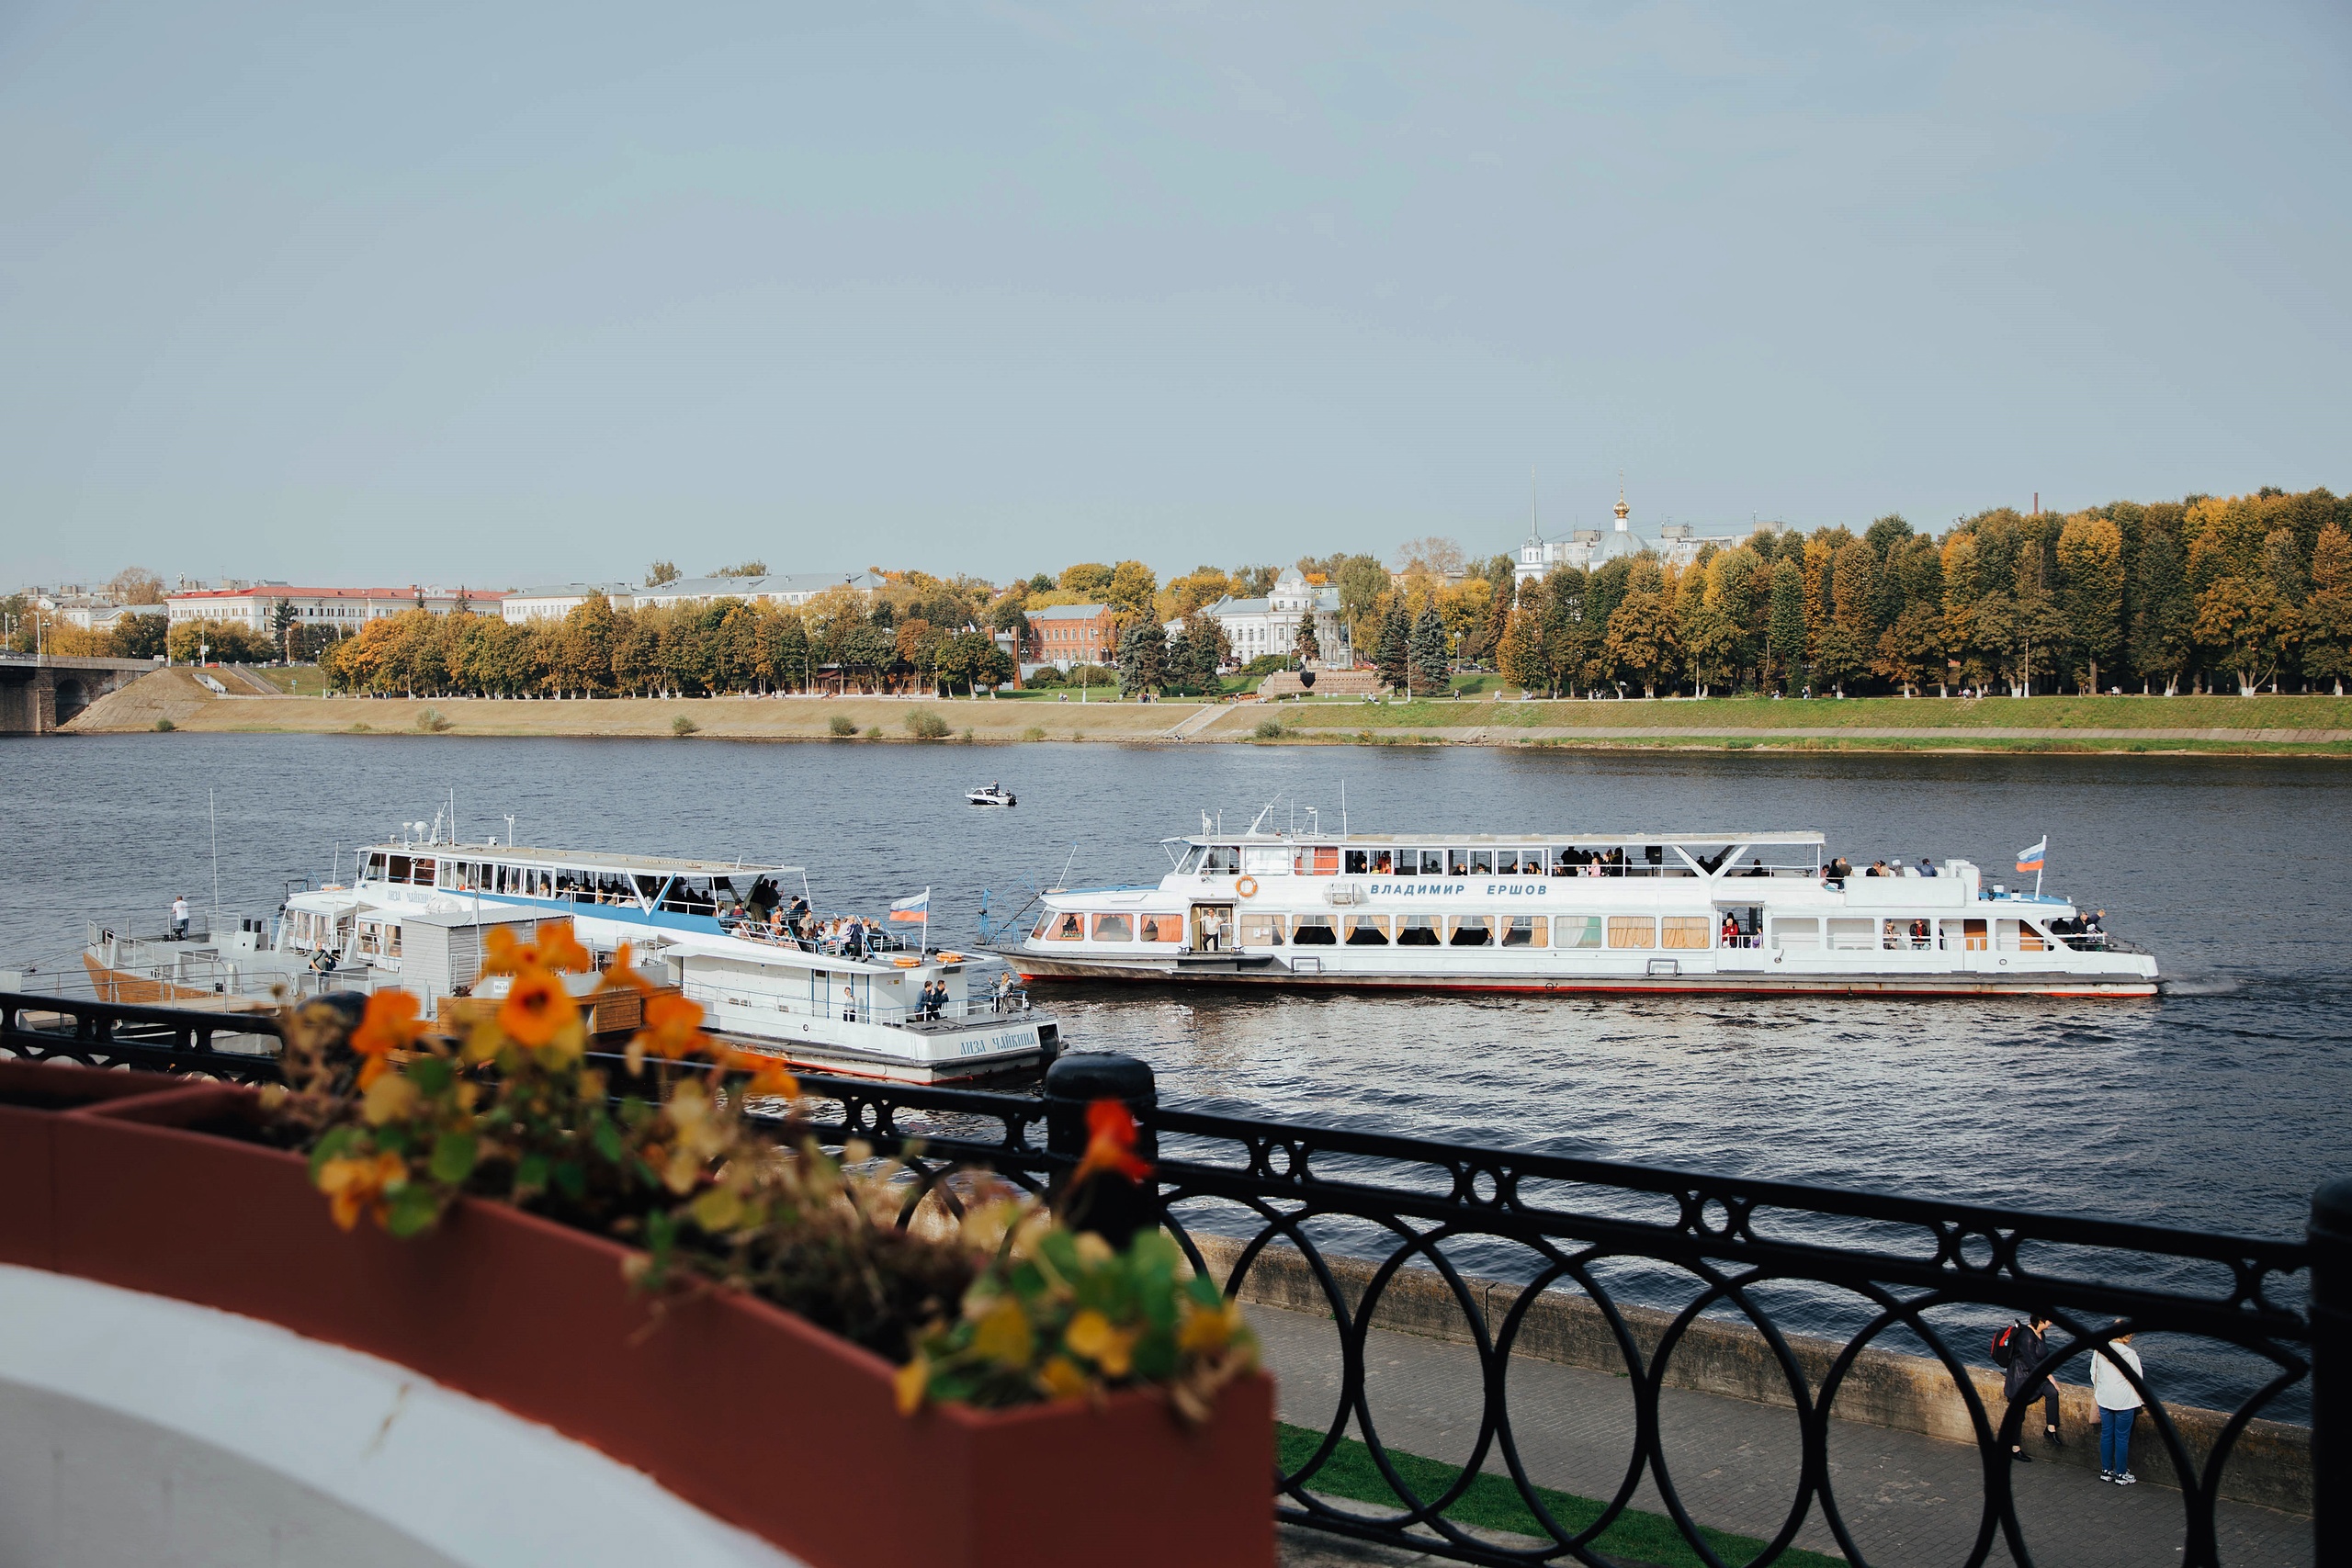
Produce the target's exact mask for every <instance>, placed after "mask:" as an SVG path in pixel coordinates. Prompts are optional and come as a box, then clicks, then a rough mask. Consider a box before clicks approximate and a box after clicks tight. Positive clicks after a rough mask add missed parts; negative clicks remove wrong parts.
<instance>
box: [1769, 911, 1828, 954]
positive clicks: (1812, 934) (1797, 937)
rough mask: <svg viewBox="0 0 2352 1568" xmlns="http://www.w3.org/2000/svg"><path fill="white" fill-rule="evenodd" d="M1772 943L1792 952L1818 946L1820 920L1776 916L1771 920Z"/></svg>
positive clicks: (1819, 943) (1819, 942)
mask: <svg viewBox="0 0 2352 1568" xmlns="http://www.w3.org/2000/svg"><path fill="white" fill-rule="evenodd" d="M1772 945H1773V946H1774V947H1777V948H1784V949H1787V950H1790V951H1792V952H1793V951H1796V950H1799V949H1810V948H1815V947H1819V946H1820V945H1821V922H1820V921H1819V920H1816V919H1811V918H1809V917H1808V918H1806V919H1785V918H1781V917H1778V916H1776V917H1774V919H1773V920H1772Z"/></svg>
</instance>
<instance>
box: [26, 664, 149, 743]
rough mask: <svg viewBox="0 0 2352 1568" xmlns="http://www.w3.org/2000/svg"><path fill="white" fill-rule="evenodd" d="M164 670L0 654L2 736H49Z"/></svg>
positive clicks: (147, 666)
mask: <svg viewBox="0 0 2352 1568" xmlns="http://www.w3.org/2000/svg"><path fill="white" fill-rule="evenodd" d="M161 668H162V666H161V665H159V664H157V663H155V662H154V661H153V660H147V659H60V658H56V657H53V656H50V655H42V656H40V657H35V656H34V655H32V654H29V653H0V735H50V734H53V733H55V731H56V729H57V728H58V727H59V726H60V725H62V724H64V723H65V722H66V721H67V720H69V719H71V718H72V717H73V716H74V715H75V714H78V713H80V712H81V711H82V710H83V709H84V708H85V707H88V706H89V705H91V704H92V703H94V702H96V701H97V700H98V699H99V698H100V697H102V696H105V695H106V694H107V693H108V692H115V691H119V690H121V689H122V688H123V687H125V686H128V685H129V684H130V682H133V681H136V680H137V679H139V677H140V676H141V675H144V674H146V673H147V672H148V671H151V670H158V669H161Z"/></svg>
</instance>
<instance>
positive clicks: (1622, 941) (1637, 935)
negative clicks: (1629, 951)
mask: <svg viewBox="0 0 2352 1568" xmlns="http://www.w3.org/2000/svg"><path fill="white" fill-rule="evenodd" d="M1609 945H1610V946H1611V947H1656V946H1657V919H1654V918H1653V917H1651V916H1648V915H1611V916H1610V917H1609Z"/></svg>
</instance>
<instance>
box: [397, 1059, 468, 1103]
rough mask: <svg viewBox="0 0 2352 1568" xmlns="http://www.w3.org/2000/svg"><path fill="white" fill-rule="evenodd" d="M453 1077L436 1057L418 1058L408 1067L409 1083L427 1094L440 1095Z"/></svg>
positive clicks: (443, 1062) (444, 1064)
mask: <svg viewBox="0 0 2352 1568" xmlns="http://www.w3.org/2000/svg"><path fill="white" fill-rule="evenodd" d="M455 1076H456V1075H455V1074H453V1073H452V1072H451V1071H450V1070H449V1064H448V1063H447V1062H445V1061H443V1060H442V1059H441V1058H440V1057H438V1056H420V1057H418V1058H417V1059H416V1060H415V1061H413V1062H411V1063H410V1064H409V1065H408V1077H409V1081H410V1082H411V1083H413V1084H414V1085H416V1087H417V1088H419V1089H423V1090H424V1092H425V1093H427V1094H439V1093H442V1092H443V1091H444V1090H446V1089H448V1087H449V1082H450V1080H451V1078H452V1077H455Z"/></svg>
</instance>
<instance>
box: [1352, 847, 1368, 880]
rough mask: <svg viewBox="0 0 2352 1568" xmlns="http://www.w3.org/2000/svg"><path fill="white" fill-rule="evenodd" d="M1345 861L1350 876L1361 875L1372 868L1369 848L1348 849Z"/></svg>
mask: <svg viewBox="0 0 2352 1568" xmlns="http://www.w3.org/2000/svg"><path fill="white" fill-rule="evenodd" d="M1347 861H1348V874H1349V875H1350V876H1363V875H1364V874H1367V873H1368V872H1370V871H1371V870H1372V852H1371V851H1370V850H1350V851H1349V852H1348V856H1347Z"/></svg>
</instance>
